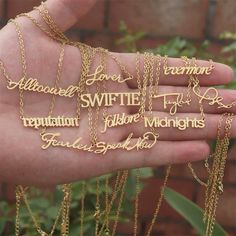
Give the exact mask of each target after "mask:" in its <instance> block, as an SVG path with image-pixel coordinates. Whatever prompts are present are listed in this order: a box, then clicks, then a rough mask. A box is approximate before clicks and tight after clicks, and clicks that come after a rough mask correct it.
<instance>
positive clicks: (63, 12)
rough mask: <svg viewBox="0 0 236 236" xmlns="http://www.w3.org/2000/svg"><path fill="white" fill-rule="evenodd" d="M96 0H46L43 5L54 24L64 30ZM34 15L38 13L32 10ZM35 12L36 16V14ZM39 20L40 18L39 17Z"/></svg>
mask: <svg viewBox="0 0 236 236" xmlns="http://www.w3.org/2000/svg"><path fill="white" fill-rule="evenodd" d="M96 1H97V0H47V1H46V2H45V5H46V7H47V9H48V11H49V14H50V16H51V17H52V19H53V20H54V22H55V24H56V25H57V26H58V27H59V29H61V30H62V31H65V30H67V29H69V28H70V27H71V26H73V25H74V24H75V23H76V22H77V21H78V19H79V18H80V17H82V16H83V15H85V14H86V13H87V12H88V11H89V10H90V9H91V8H92V6H93V5H94V4H95V3H96ZM32 14H33V15H34V16H35V17H37V18H38V17H39V16H38V14H37V13H36V12H35V11H33V12H32ZM36 14H37V16H36ZM39 20H40V21H41V20H42V19H39Z"/></svg>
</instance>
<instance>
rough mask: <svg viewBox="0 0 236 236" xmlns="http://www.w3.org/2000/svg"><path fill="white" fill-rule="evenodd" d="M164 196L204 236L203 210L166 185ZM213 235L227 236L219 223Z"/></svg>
mask: <svg viewBox="0 0 236 236" xmlns="http://www.w3.org/2000/svg"><path fill="white" fill-rule="evenodd" d="M164 198H165V200H166V202H167V203H168V204H169V205H170V206H171V207H172V208H173V209H174V210H175V211H176V212H178V213H179V214H180V215H181V216H182V217H183V218H184V219H185V220H187V221H188V222H189V223H190V224H191V225H192V227H193V228H194V229H195V230H196V231H197V232H198V233H199V235H201V236H205V232H206V225H205V224H204V222H203V216H204V214H203V210H202V209H201V208H200V207H198V206H197V205H196V204H194V203H193V202H191V201H190V200H188V199H187V198H185V197H184V196H183V195H181V194H179V193H177V192H176V191H174V190H172V189H170V188H167V187H166V188H165V191H164ZM213 235H215V236H227V235H228V234H227V233H226V232H225V231H224V229H223V228H222V227H221V226H220V225H218V224H216V225H215V228H214V231H213Z"/></svg>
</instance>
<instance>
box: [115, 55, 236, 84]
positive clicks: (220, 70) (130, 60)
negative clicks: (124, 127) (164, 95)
mask: <svg viewBox="0 0 236 236" xmlns="http://www.w3.org/2000/svg"><path fill="white" fill-rule="evenodd" d="M115 55H116V56H117V57H119V58H120V60H121V61H122V63H123V64H125V65H126V68H127V70H128V71H129V72H130V73H131V74H132V75H133V76H134V79H133V80H128V81H127V83H128V86H129V87H130V88H137V86H138V84H137V79H136V78H137V71H136V58H137V55H136V54H132V53H120V54H119V53H115ZM140 61H141V63H140V65H141V69H140V74H141V75H142V74H143V66H142V65H143V64H144V58H143V55H141V56H140ZM213 64H214V69H213V70H212V72H211V74H210V75H199V76H198V78H199V80H200V85H204V86H209V85H222V84H227V83H229V82H231V81H232V79H233V70H232V69H231V68H230V67H229V66H227V65H224V64H221V63H216V62H214V63H213ZM197 65H198V66H205V67H208V66H210V63H209V62H208V61H203V60H197ZM168 66H184V62H183V60H182V59H179V58H168ZM162 67H163V58H162V64H161V68H162ZM154 72H155V71H154ZM154 76H155V73H154ZM141 79H142V77H141ZM188 81H189V76H186V75H168V76H166V75H164V73H163V70H161V74H160V81H159V84H160V85H178V86H184V85H185V86H186V85H187V84H188Z"/></svg>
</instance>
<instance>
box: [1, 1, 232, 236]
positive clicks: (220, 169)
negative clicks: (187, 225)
mask: <svg viewBox="0 0 236 236" xmlns="http://www.w3.org/2000/svg"><path fill="white" fill-rule="evenodd" d="M36 9H37V10H38V11H39V14H40V16H41V17H42V19H43V20H44V22H45V23H46V25H47V26H48V27H49V29H50V30H47V29H45V28H44V27H43V26H42V25H41V24H39V23H38V22H37V21H36V20H35V19H34V18H33V17H31V16H30V15H29V14H21V15H20V16H24V17H27V18H29V19H30V20H31V21H32V22H33V23H34V24H35V25H36V26H37V27H39V28H40V29H41V30H42V31H44V32H45V33H46V34H47V35H48V36H49V37H51V38H52V39H54V40H56V41H58V42H61V43H63V45H64V44H69V45H72V46H76V47H78V48H79V49H80V52H81V58H82V78H81V80H80V82H79V86H78V91H79V92H78V102H77V106H78V107H77V110H76V113H77V116H78V119H79V118H80V106H79V99H80V95H81V94H82V93H83V92H88V91H89V90H88V88H87V87H86V76H87V75H88V72H89V68H90V65H91V63H92V59H93V56H94V55H95V54H96V52H100V53H101V52H103V53H104V55H109V56H110V57H111V58H112V59H113V60H114V61H115V62H116V63H117V65H118V66H119V67H120V69H121V71H122V72H124V73H126V74H127V75H128V77H129V78H130V79H131V78H133V77H132V75H131V74H130V73H129V72H128V71H127V69H126V68H125V66H124V65H122V63H120V61H119V59H118V58H117V57H116V56H114V54H112V53H110V52H108V51H107V50H105V49H100V48H99V49H93V48H91V47H89V46H87V45H85V44H81V43H78V42H72V41H70V40H69V39H68V38H67V37H66V36H65V35H64V34H63V33H62V32H61V31H60V29H59V28H58V27H57V26H56V24H55V23H54V21H53V19H52V18H51V16H50V14H49V12H48V10H47V8H46V5H45V4H44V3H42V4H41V6H40V7H38V8H36ZM12 23H13V24H15V26H16V31H17V34H18V39H19V46H20V49H21V62H22V73H23V79H25V78H27V70H26V69H27V67H26V58H25V48H24V43H23V37H22V34H21V32H20V28H19V25H18V24H17V22H15V21H12ZM91 50H92V53H91ZM137 58H138V59H137V60H136V72H137V83H138V89H139V91H140V97H141V103H140V109H139V114H140V117H141V118H143V117H144V113H145V111H146V101H147V99H146V97H147V91H148V92H149V100H148V110H149V113H150V114H152V98H153V96H154V95H157V94H158V91H157V89H158V82H159V78H160V71H161V69H160V67H161V58H160V56H157V57H154V55H153V54H149V53H145V54H144V75H143V84H141V81H140V72H139V67H140V62H139V56H138V57H137ZM183 60H184V61H185V64H186V67H191V63H190V62H189V61H188V59H187V58H183ZM61 62H62V61H61ZM155 62H156V64H157V68H156V81H155V82H154V78H153V76H154V74H153V71H154V64H155ZM103 63H104V61H103V62H102V64H103ZM192 63H193V64H194V66H196V63H195V59H193V60H192ZM59 64H61V63H60V61H59ZM0 67H1V69H2V72H3V74H4V76H5V78H6V79H7V82H10V77H9V76H8V74H7V73H6V70H5V68H4V64H3V63H2V62H1V61H0ZM163 68H164V71H165V73H168V70H169V68H167V56H165V57H164V65H163ZM213 68H214V67H212V66H211V69H213ZM137 69H138V70H137ZM103 70H104V71H105V70H106V69H105V63H104V64H103ZM205 72H206V74H207V73H208V71H207V70H205ZM58 73H59V71H58ZM104 73H105V72H104ZM172 73H174V72H173V70H172ZM57 78H58V77H57ZM58 82H59V80H56V83H55V87H58ZM153 84H154V85H153ZM148 85H149V87H148ZM154 88H155V91H154ZM100 89H101V86H100V84H99V83H98V82H96V92H97V94H100V92H101V91H100ZM102 89H103V92H105V91H106V88H105V82H104V81H103V83H102ZM191 90H193V91H194V93H195V95H197V96H198V99H199V105H200V112H201V116H202V119H204V118H205V115H204V110H203V106H202V103H201V102H202V100H203V96H202V95H201V94H200V84H199V80H198V78H197V75H196V74H194V75H190V78H189V84H188V91H187V100H186V104H188V105H189V104H190V102H191V100H192V99H191ZM19 94H20V117H21V118H24V96H23V90H22V89H20V88H19ZM218 105H219V107H226V108H230V107H232V106H234V105H236V101H234V102H232V103H231V104H228V105H224V104H223V103H218ZM54 106H55V96H53V99H52V103H51V105H50V108H49V114H52V110H53V108H54ZM99 111H100V108H99V106H98V107H97V108H96V111H95V116H94V118H92V108H91V107H90V108H89V110H88V115H89V128H90V136H91V137H90V138H91V142H92V143H93V144H96V142H97V130H96V128H97V124H98V119H99ZM103 115H106V109H104V111H103ZM224 119H225V120H226V121H225V123H226V125H225V127H224V137H223V138H221V133H220V128H221V126H222V122H223V120H224ZM232 119H233V114H225V115H223V116H222V118H221V120H220V122H219V126H218V136H217V145H216V150H215V152H214V154H213V157H214V160H213V164H212V168H211V169H210V167H209V166H208V170H209V171H208V172H209V173H210V177H209V180H208V183H207V190H206V203H205V205H206V207H205V220H206V222H207V230H206V235H207V236H211V235H212V232H213V228H214V222H215V214H216V207H217V204H218V199H219V194H220V192H222V189H223V187H222V186H223V184H222V180H223V175H224V167H225V163H226V158H227V150H228V146H229V135H230V129H231V123H232ZM151 128H152V129H151V130H152V132H154V131H153V127H151ZM45 130H46V128H45V129H43V131H44V132H45ZM189 167H190V169H191V164H189ZM170 170H171V166H168V167H167V170H166V176H165V178H164V184H163V187H162V188H161V195H160V198H159V199H158V201H157V207H156V209H155V212H154V215H153V219H152V222H151V225H150V227H149V229H148V233H147V236H150V234H151V231H152V229H153V226H154V223H155V222H156V218H157V215H158V212H159V209H160V206H161V203H162V200H163V191H164V187H165V186H166V184H167V180H168V177H169V174H170ZM194 173H195V172H194V170H193V169H192V174H193V175H194ZM127 177H128V171H124V172H123V174H122V175H120V173H118V174H117V179H116V183H115V187H114V189H113V193H112V196H111V201H110V202H109V195H108V190H106V193H105V210H104V212H103V213H102V214H103V215H104V214H105V218H104V219H105V220H104V223H103V224H102V226H101V228H100V230H99V228H98V227H99V225H98V224H99V222H98V221H97V220H96V236H100V235H101V233H103V229H104V228H105V231H104V232H105V235H110V230H109V220H108V217H109V213H110V211H111V208H112V205H113V202H114V200H115V199H116V197H117V194H118V192H119V191H121V195H120V199H119V201H118V208H117V213H116V220H115V224H114V226H113V229H112V236H113V235H115V232H116V227H117V222H118V217H119V214H120V210H121V204H122V201H123V198H124V192H125V185H126V181H127ZM194 177H195V178H196V179H197V175H196V174H195V175H194ZM198 182H200V179H199V181H198ZM200 183H201V182H200ZM138 184H139V174H138V172H137V175H136V201H135V224H134V235H137V219H138V189H139V185H138ZM83 186H84V187H85V185H83ZM108 186H109V180H108V178H107V179H106V180H105V187H106V189H108ZM84 187H83V192H84ZM99 188H100V183H99V181H98V182H97V191H98V192H99ZM25 191H26V189H23V188H18V189H17V191H16V192H17V194H16V195H17V196H16V205H17V206H19V208H20V202H21V198H22V197H23V200H24V201H25V203H26V206H27V198H26V196H25V195H24V193H25ZM63 192H64V194H65V195H64V199H63V201H62V206H61V212H62V225H61V233H62V235H68V233H69V207H70V199H71V186H70V185H64V186H63ZM99 205H100V204H99V195H97V202H96V209H95V216H99V217H97V219H98V220H99V219H100V216H101V214H100V211H101V209H100V206H99ZM97 206H98V208H97ZM19 208H18V209H17V211H16V216H17V218H18V217H19ZM27 208H28V210H29V212H30V214H31V217H32V219H33V221H35V222H34V224H35V227H36V229H37V230H38V232H39V233H41V235H48V234H46V233H45V232H43V231H42V230H41V228H40V227H39V226H38V223H37V221H36V219H35V218H34V216H33V213H32V211H31V209H30V206H29V204H28V206H27ZM81 208H82V209H81V229H82V230H81V232H83V217H84V198H83V199H82V202H81ZM82 216H83V217H82ZM95 218H96V217H95ZM18 219H19V218H18ZM34 219H35V220H34ZM58 219H59V216H58ZM18 222H19V220H18ZM54 230H55V228H54ZM54 230H53V232H54ZM16 232H18V233H19V225H16ZM52 234H53V233H52ZM52 234H51V233H50V234H49V235H52ZM81 235H82V233H81Z"/></svg>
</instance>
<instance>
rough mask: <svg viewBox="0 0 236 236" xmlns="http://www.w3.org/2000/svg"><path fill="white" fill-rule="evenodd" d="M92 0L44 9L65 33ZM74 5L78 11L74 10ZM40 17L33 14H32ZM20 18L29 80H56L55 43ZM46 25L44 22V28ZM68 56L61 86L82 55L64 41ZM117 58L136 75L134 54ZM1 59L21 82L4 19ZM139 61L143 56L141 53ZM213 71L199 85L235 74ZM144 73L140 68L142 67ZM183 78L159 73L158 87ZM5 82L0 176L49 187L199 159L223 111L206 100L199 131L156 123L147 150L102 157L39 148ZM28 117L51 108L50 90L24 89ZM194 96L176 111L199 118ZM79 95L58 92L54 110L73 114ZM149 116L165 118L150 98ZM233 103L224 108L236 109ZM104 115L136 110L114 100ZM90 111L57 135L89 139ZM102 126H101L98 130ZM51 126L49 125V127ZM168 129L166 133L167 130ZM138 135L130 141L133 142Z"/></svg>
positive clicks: (180, 86) (135, 128)
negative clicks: (72, 96)
mask: <svg viewBox="0 0 236 236" xmlns="http://www.w3.org/2000/svg"><path fill="white" fill-rule="evenodd" d="M94 3H95V0H90V1H83V0H49V1H47V3H46V4H47V7H48V9H49V12H50V14H51V16H52V17H53V19H54V20H55V22H56V23H57V25H58V26H59V27H60V29H62V30H63V31H65V30H67V29H68V28H70V27H71V26H72V25H73V24H74V23H76V22H77V21H78V20H79V18H80V17H81V16H82V15H84V14H86V13H87V12H88V11H89V9H90V8H91V7H92V6H93V5H94ZM77 9H78V10H77ZM30 14H31V15H32V16H34V17H35V18H37V19H38V21H39V22H41V23H42V24H43V22H42V19H41V18H40V16H39V15H38V13H37V12H35V11H33V12H31V13H30ZM17 21H18V22H19V24H20V26H21V29H22V32H23V35H24V42H25V49H26V59H27V73H28V75H29V76H31V77H33V78H37V79H38V81H39V82H40V83H41V84H45V85H46V84H49V85H51V86H53V84H54V81H55V75H56V71H57V61H58V57H59V52H60V46H59V44H58V43H57V42H55V41H53V40H52V39H50V38H48V37H47V36H46V35H45V34H44V33H43V32H41V31H40V30H39V29H38V28H36V27H35V26H34V25H33V24H32V23H31V22H30V21H29V20H28V19H26V18H19V19H17ZM45 27H46V26H45ZM65 50H66V53H65V59H64V64H63V73H62V80H61V82H60V86H61V87H66V86H68V85H70V84H76V83H77V82H78V78H79V74H80V65H81V57H80V52H79V50H78V49H77V48H74V47H71V46H66V49H65ZM114 55H115V56H116V57H117V58H119V60H120V61H121V62H122V64H124V65H125V66H126V67H127V70H128V71H130V73H131V74H132V75H133V76H134V77H135V55H134V54H127V53H114ZM0 58H1V60H2V61H4V64H5V66H6V68H7V71H8V73H9V74H10V76H11V78H12V80H14V81H18V80H19V79H20V78H21V75H22V69H21V64H20V51H19V47H18V41H17V35H16V31H15V28H14V25H13V24H8V25H6V26H5V27H4V28H3V29H2V30H1V31H0ZM98 59H99V58H98V57H96V59H95V62H94V63H93V66H92V67H93V69H94V68H95V67H96V66H97V65H98V63H99V60H98ZM141 61H142V62H143V58H141ZM168 63H169V65H171V66H178V65H181V63H182V62H181V60H180V59H174V58H171V59H169V60H168ZM198 65H203V66H204V65H205V66H207V65H209V63H208V62H206V61H198ZM214 65H215V69H214V71H213V72H212V74H211V75H210V76H201V77H200V81H201V86H202V88H201V89H202V91H204V90H206V89H207V87H208V86H214V85H222V84H226V83H229V82H230V81H231V80H232V79H233V72H232V70H231V68H229V67H228V66H226V65H223V64H219V63H215V64H214ZM108 73H109V74H122V71H121V70H120V68H119V67H118V66H117V64H116V63H115V62H114V61H113V60H112V59H111V58H108ZM141 73H142V71H141ZM187 81H188V80H187V77H184V76H183V77H181V78H180V77H174V76H170V77H168V78H164V77H163V75H161V79H160V91H161V92H162V93H169V92H176V91H178V92H184V93H185V92H186V86H187ZM6 85H7V84H6V81H5V79H4V77H3V75H2V74H0V111H1V112H0V133H1V135H0V143H1V152H0V181H1V182H8V183H15V184H24V185H35V186H53V185H55V184H62V183H68V182H72V181H77V180H81V179H86V178H90V177H93V176H99V175H102V174H104V173H108V172H112V171H115V170H120V169H130V168H137V167H146V166H151V167H156V166H160V165H166V164H170V163H171V164H175V163H185V162H189V161H191V162H193V161H198V160H201V159H204V158H205V157H206V156H207V155H208V154H209V146H208V144H207V142H206V140H207V139H213V138H215V137H216V130H217V124H218V120H219V118H220V114H221V113H223V112H225V110H223V109H217V108H216V107H213V106H209V105H207V104H205V105H204V108H205V113H206V127H205V128H204V129H198V130H196V129H194V130H193V129H188V130H186V131H179V130H177V129H170V128H167V129H159V133H160V139H159V141H158V142H157V144H156V145H155V146H154V147H153V148H152V149H149V150H141V151H139V152H136V151H130V152H127V151H123V150H114V151H109V152H108V153H107V154H106V155H104V156H101V155H94V154H90V153H86V152H82V151H75V150H67V149H63V148H49V149H47V150H42V149H41V146H42V141H41V138H40V136H39V131H37V130H34V129H31V128H24V127H23V125H22V122H21V121H20V119H19V92H18V91H17V90H13V91H9V90H7V88H6ZM107 89H108V90H109V91H116V92H124V91H126V92H134V91H137V83H136V82H135V79H134V80H132V81H131V80H130V81H126V83H122V84H119V86H114V83H112V82H108V84H107ZM220 95H221V96H222V97H223V98H224V101H225V103H229V102H232V101H233V100H235V99H236V92H235V91H233V90H223V89H221V90H220ZM24 101H25V105H24V110H25V116H26V117H30V116H34V117H40V116H46V115H47V114H48V109H49V104H50V101H51V96H49V95H42V94H38V93H32V92H29V93H25V98H24ZM197 105H198V104H197V101H196V100H194V101H193V103H192V104H191V106H186V107H183V108H180V109H178V114H176V116H179V117H182V116H183V117H186V116H189V117H199V109H198V108H197ZM75 108H76V99H67V98H57V100H56V106H55V110H54V115H59V114H64V115H66V116H73V115H75ZM153 110H154V114H158V115H161V116H167V115H168V113H166V111H165V110H163V107H162V106H161V103H160V102H154V104H153ZM235 110H236V108H235V107H234V108H232V109H230V110H229V111H230V112H234V113H235ZM108 112H109V113H122V112H126V113H130V114H132V113H135V112H137V111H136V110H135V109H133V108H132V109H131V108H123V107H119V106H117V105H116V106H113V107H112V108H109V110H108ZM86 114H87V110H82V113H81V127H80V128H79V129H78V128H74V129H63V130H60V129H59V131H58V130H57V132H61V133H62V138H63V140H70V141H72V140H75V139H76V138H77V137H82V138H83V140H84V142H86V141H87V142H88V139H89V137H88V121H87V115H86ZM102 127H103V124H102V123H99V124H98V130H99V129H100V130H101V129H102ZM48 131H49V132H50V131H53V129H48ZM170 131H171V132H170ZM144 132H145V130H144V129H143V125H141V123H136V124H131V125H128V126H123V127H119V128H117V127H116V128H111V129H109V130H108V131H107V132H106V133H105V134H103V135H102V136H101V134H100V133H99V134H98V137H99V138H100V139H103V140H105V141H109V142H119V141H121V140H124V139H125V138H126V137H127V136H128V135H129V134H130V133H133V134H134V136H133V139H137V138H138V137H139V136H142V134H143V133H144ZM235 136H236V121H233V124H232V137H235ZM133 141H135V140H133Z"/></svg>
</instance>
